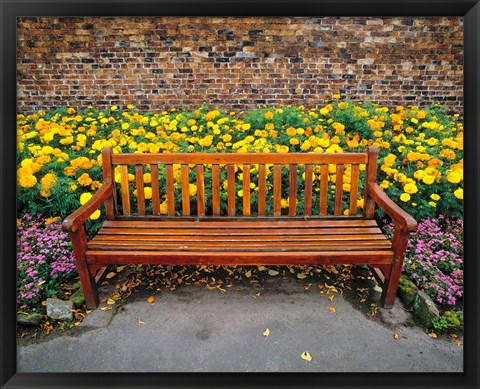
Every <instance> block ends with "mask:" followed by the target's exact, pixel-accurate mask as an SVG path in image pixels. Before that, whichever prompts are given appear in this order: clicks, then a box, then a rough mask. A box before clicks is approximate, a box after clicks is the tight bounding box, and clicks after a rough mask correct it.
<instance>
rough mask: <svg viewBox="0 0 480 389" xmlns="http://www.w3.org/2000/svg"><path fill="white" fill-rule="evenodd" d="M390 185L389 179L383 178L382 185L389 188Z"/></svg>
mask: <svg viewBox="0 0 480 389" xmlns="http://www.w3.org/2000/svg"><path fill="white" fill-rule="evenodd" d="M389 186H390V183H389V182H388V181H387V180H383V181H382V183H381V184H380V187H381V188H383V189H387V188H388V187H389Z"/></svg>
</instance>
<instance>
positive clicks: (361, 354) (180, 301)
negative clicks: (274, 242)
mask: <svg viewBox="0 0 480 389" xmlns="http://www.w3.org/2000/svg"><path fill="white" fill-rule="evenodd" d="M237 289H240V290H237ZM377 295H378V293H377ZM155 296H156V299H155V303H154V304H150V303H148V302H147V301H146V300H147V299H146V297H147V296H137V297H134V296H132V297H131V298H129V300H128V301H127V303H126V304H125V305H124V306H123V307H121V308H120V309H119V310H118V311H117V312H116V313H115V314H112V313H113V312H114V311H108V312H104V311H101V310H96V311H94V312H93V313H92V314H91V318H89V317H87V319H85V320H84V321H83V322H82V324H81V325H80V326H79V327H77V328H76V329H74V330H69V331H67V332H64V333H63V334H60V335H58V336H55V337H51V338H49V337H47V338H46V340H44V341H42V342H39V343H37V344H30V345H25V346H19V348H18V358H17V362H18V370H17V371H18V372H462V371H463V347H460V348H459V347H458V346H457V343H456V342H452V341H451V340H449V339H446V338H438V339H432V338H431V337H429V336H428V335H427V334H425V333H424V332H423V331H422V330H421V329H420V328H418V327H411V326H409V325H408V320H409V315H410V314H409V313H408V312H406V311H405V310H404V309H403V308H402V305H401V303H400V301H398V300H397V303H396V304H395V308H394V309H392V310H382V309H379V316H380V319H376V320H373V319H371V318H369V317H368V316H367V315H365V314H364V313H362V312H361V311H360V310H359V309H358V308H357V307H356V306H355V303H354V302H352V301H348V299H345V298H344V297H343V296H342V295H337V294H335V295H334V296H335V297H334V299H333V301H329V299H328V298H327V296H326V295H322V294H319V293H318V291H317V290H313V288H312V289H311V290H309V291H307V290H305V288H304V283H301V282H299V281H298V280H295V279H292V278H291V277H290V278H289V277H281V276H277V277H271V278H270V279H268V280H267V281H266V282H265V283H264V285H263V286H262V287H254V286H253V285H243V286H241V287H240V288H237V287H233V288H230V289H228V290H227V291H226V293H221V292H220V291H219V290H210V291H209V290H207V289H206V288H205V287H204V286H203V287H201V286H188V287H182V288H179V289H178V290H177V291H174V292H171V291H168V290H167V291H161V292H157V293H156V294H155ZM377 297H379V296H377ZM331 307H335V309H336V312H332V311H331V309H330V308H331ZM266 328H268V329H269V330H270V334H269V336H268V337H265V336H263V332H264V331H265V329H266ZM395 333H396V334H398V339H395V337H394V334H395ZM304 351H308V353H309V354H310V355H311V356H312V360H311V361H310V362H307V361H305V360H303V359H301V358H300V354H301V353H303V352H304Z"/></svg>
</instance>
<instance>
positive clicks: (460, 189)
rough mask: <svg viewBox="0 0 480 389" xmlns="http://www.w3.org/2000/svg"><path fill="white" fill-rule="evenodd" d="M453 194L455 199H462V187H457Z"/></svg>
mask: <svg viewBox="0 0 480 389" xmlns="http://www.w3.org/2000/svg"><path fill="white" fill-rule="evenodd" d="M453 194H454V196H455V197H456V198H457V199H460V200H463V189H462V188H458V189H457V190H456V191H455V192H453Z"/></svg>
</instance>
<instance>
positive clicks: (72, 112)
mask: <svg viewBox="0 0 480 389" xmlns="http://www.w3.org/2000/svg"><path fill="white" fill-rule="evenodd" d="M67 113H68V114H69V115H73V114H74V113H75V108H69V109H67Z"/></svg>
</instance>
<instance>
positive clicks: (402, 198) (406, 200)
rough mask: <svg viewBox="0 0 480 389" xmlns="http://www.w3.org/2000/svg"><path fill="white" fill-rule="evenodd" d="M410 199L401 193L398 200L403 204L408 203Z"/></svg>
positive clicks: (407, 195)
mask: <svg viewBox="0 0 480 389" xmlns="http://www.w3.org/2000/svg"><path fill="white" fill-rule="evenodd" d="M410 199H411V197H410V195H409V194H408V193H402V194H401V195H400V200H402V201H403V202H404V203H406V202H408V201H410Z"/></svg>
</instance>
